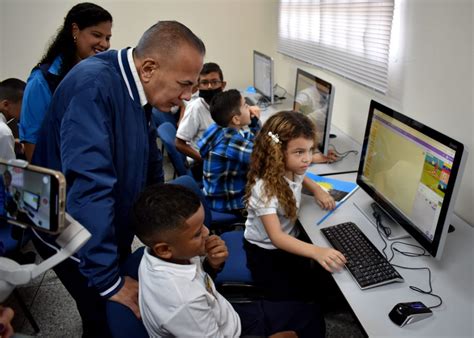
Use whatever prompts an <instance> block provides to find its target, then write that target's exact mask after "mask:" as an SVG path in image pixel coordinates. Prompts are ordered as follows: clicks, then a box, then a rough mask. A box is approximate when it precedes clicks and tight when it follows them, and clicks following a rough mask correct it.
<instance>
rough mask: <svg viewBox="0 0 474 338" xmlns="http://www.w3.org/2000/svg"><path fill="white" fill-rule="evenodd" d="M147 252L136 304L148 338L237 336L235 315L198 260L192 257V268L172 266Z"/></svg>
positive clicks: (141, 268)
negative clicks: (137, 303)
mask: <svg viewBox="0 0 474 338" xmlns="http://www.w3.org/2000/svg"><path fill="white" fill-rule="evenodd" d="M149 250H150V249H149V248H146V249H145V253H144V255H143V258H142V261H141V263H140V267H139V272H138V273H139V289H138V290H139V293H138V301H139V306H140V313H141V315H142V319H143V324H144V325H145V328H146V330H147V331H148V334H149V335H150V336H151V337H166V336H175V337H238V336H239V335H240V332H241V326H240V325H241V324H240V318H239V316H238V314H237V312H235V310H234V308H233V307H232V305H231V304H230V303H229V302H228V301H227V300H226V299H225V298H224V297H223V296H222V295H220V294H219V293H218V292H217V290H216V288H215V286H214V283H213V281H212V279H211V278H210V277H209V275H208V274H207V273H206V272H204V271H203V269H202V263H201V259H200V258H199V257H193V258H192V259H191V264H187V265H182V264H174V263H170V262H166V261H164V260H161V259H159V258H157V257H155V256H152V255H151V254H150V251H149ZM206 285H207V287H206ZM208 290H209V291H208Z"/></svg>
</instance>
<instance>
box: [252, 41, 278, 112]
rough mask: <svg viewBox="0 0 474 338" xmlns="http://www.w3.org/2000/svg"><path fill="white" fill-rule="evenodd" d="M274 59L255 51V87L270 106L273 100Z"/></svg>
mask: <svg viewBox="0 0 474 338" xmlns="http://www.w3.org/2000/svg"><path fill="white" fill-rule="evenodd" d="M273 82H274V79H273V59H272V58H271V57H269V56H267V55H265V54H262V53H260V52H257V51H256V50H254V51H253V87H254V88H255V90H256V91H257V93H259V94H260V95H262V97H263V98H264V100H265V101H267V102H269V103H270V104H273V103H274V100H273V85H274V83H273Z"/></svg>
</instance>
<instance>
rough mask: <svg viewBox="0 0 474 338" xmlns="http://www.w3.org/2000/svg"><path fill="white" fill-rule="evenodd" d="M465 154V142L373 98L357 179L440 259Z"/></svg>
mask: <svg viewBox="0 0 474 338" xmlns="http://www.w3.org/2000/svg"><path fill="white" fill-rule="evenodd" d="M463 153H464V147H463V145H462V144H461V143H459V142H457V141H455V140H453V139H451V138H449V137H448V136H446V135H443V134H441V133H439V132H437V131H435V130H433V129H431V128H430V127H427V126H425V125H423V124H422V123H420V122H417V121H415V120H413V119H411V118H409V117H407V116H405V115H402V114H400V113H398V112H396V111H394V110H392V109H390V108H388V107H385V106H383V105H381V104H379V103H377V102H375V101H372V102H371V104H370V109H369V117H368V121H367V128H366V131H365V137H364V144H363V147H362V155H361V160H360V164H359V171H358V175H357V183H358V184H359V185H360V186H361V188H362V189H364V190H365V191H366V192H367V193H368V194H369V195H370V196H371V197H372V198H373V199H374V200H375V201H376V202H377V203H378V204H379V205H380V206H381V207H382V209H383V210H384V211H385V212H387V213H388V214H389V215H390V216H391V217H392V218H393V219H394V220H395V221H396V222H397V223H398V224H400V225H401V226H402V227H403V228H404V229H405V230H406V231H407V232H408V233H409V234H410V235H411V236H413V237H414V238H415V239H416V240H417V241H418V242H419V243H420V244H421V245H422V246H423V247H424V248H425V249H426V250H427V251H428V252H429V253H430V254H431V255H432V256H434V257H436V258H440V257H441V253H442V250H443V247H444V241H445V238H446V235H447V230H448V227H449V222H450V218H451V211H452V208H453V205H454V199H455V196H456V193H457V188H458V185H459V182H460V180H461V177H462V168H463V164H464V161H462V160H463ZM464 157H465V156H464Z"/></svg>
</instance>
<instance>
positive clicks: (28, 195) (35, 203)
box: [22, 190, 40, 211]
mask: <svg viewBox="0 0 474 338" xmlns="http://www.w3.org/2000/svg"><path fill="white" fill-rule="evenodd" d="M22 199H23V203H25V205H26V206H28V207H30V208H31V209H33V210H34V211H38V209H39V200H40V196H39V195H38V194H34V193H32V192H29V191H26V190H23V198H22Z"/></svg>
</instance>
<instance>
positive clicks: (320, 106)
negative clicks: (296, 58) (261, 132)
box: [293, 69, 335, 155]
mask: <svg viewBox="0 0 474 338" xmlns="http://www.w3.org/2000/svg"><path fill="white" fill-rule="evenodd" d="M334 94H335V88H334V86H333V85H332V84H330V83H329V82H327V81H324V80H322V79H320V78H318V77H317V76H314V75H312V74H310V73H308V72H305V71H304V70H302V69H298V70H297V72H296V86H295V101H294V103H293V110H294V111H298V112H301V113H303V114H305V115H307V116H308V117H309V118H310V119H311V121H313V122H314V124H315V125H316V132H317V138H318V145H317V147H318V149H319V151H321V152H322V153H323V154H324V155H327V154H328V151H329V136H330V134H329V130H330V128H331V115H332V105H333V101H334Z"/></svg>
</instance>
